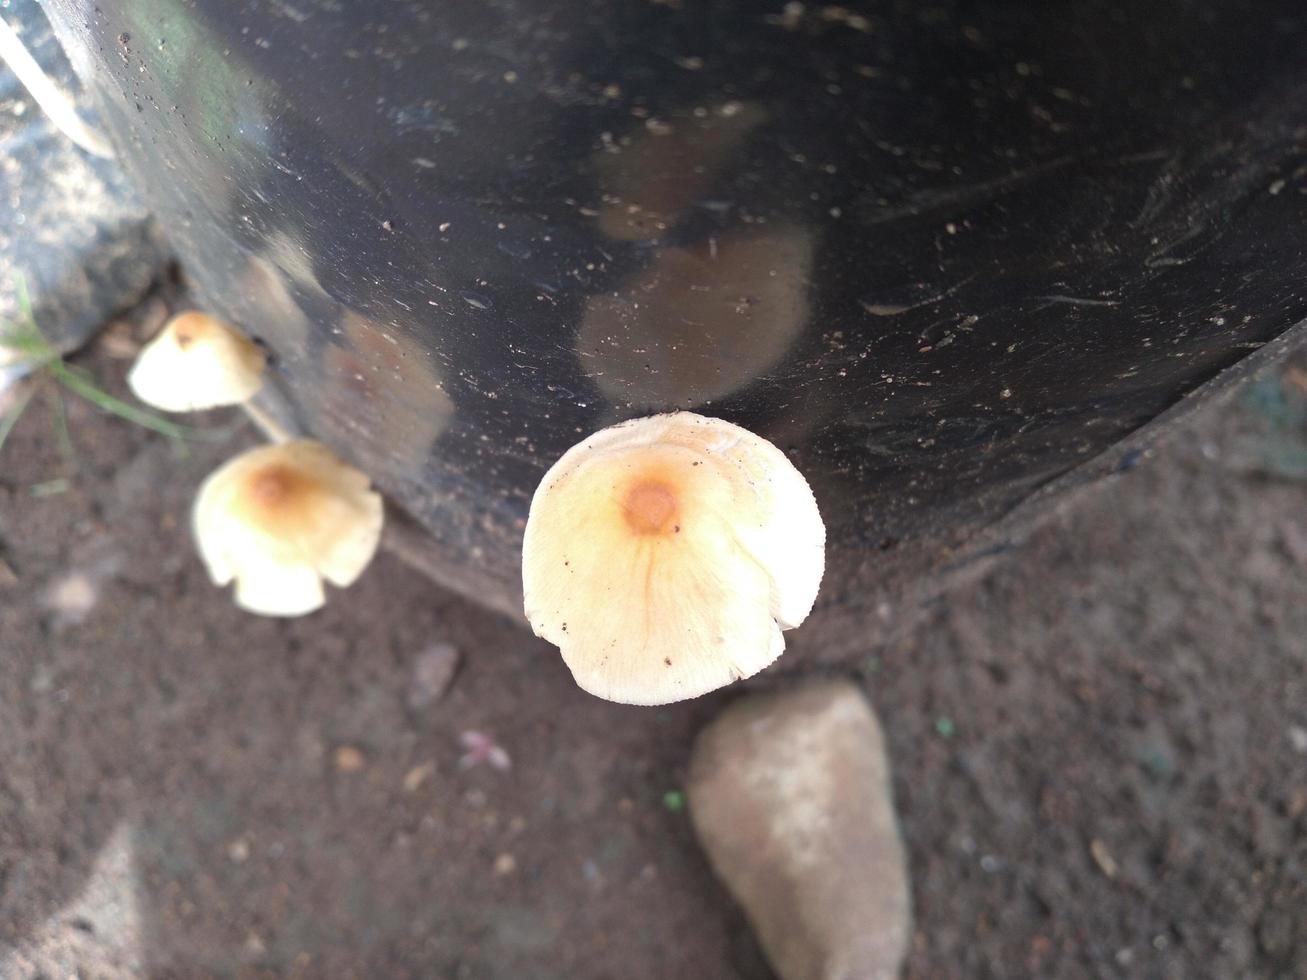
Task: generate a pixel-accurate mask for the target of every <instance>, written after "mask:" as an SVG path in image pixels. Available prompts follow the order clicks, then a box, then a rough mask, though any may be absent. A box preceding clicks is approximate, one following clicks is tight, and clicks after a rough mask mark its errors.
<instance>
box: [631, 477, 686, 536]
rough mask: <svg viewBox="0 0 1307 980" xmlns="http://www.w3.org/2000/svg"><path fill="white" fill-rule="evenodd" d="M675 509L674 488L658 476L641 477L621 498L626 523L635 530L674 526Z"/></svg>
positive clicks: (665, 530) (658, 531) (660, 531)
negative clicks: (643, 478) (656, 477)
mask: <svg viewBox="0 0 1307 980" xmlns="http://www.w3.org/2000/svg"><path fill="white" fill-rule="evenodd" d="M676 512H677V503H676V492H675V490H674V489H673V488H672V487H670V486H668V485H667V484H666V483H664V482H662V481H661V480H652V479H645V480H640V481H639V482H637V483H635V484H633V485H632V486H631V488H630V489H629V490H627V491H626V497H625V499H624V500H623V501H622V513H623V515H624V516H625V517H626V524H627V526H628V527H629V528H630V529H631V530H632V531H634V532H635V533H636V534H666V533H668V532H669V531H671V530H672V529H673V528H674V527H676V525H675V518H676ZM676 530H680V528H679V527H676Z"/></svg>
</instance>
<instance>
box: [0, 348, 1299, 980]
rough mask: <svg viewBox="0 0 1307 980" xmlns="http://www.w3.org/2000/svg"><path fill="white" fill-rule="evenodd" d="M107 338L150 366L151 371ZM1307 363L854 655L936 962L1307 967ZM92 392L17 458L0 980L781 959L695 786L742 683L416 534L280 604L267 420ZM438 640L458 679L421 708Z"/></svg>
mask: <svg viewBox="0 0 1307 980" xmlns="http://www.w3.org/2000/svg"><path fill="white" fill-rule="evenodd" d="M122 340H123V336H122V334H119V336H118V337H117V341H118V343H117V345H116V348H115V344H114V343H111V344H110V345H109V346H110V348H111V349H116V350H117V352H118V353H119V354H123V353H126V352H128V350H124V348H127V349H129V348H130V343H122ZM83 363H84V364H85V365H86V366H87V367H88V368H89V369H90V370H92V371H93V372H94V373H95V374H96V376H97V377H99V378H100V379H101V381H102V382H103V383H104V384H105V385H106V387H108V388H109V389H110V390H113V391H121V385H122V375H123V373H124V371H125V367H126V363H127V362H126V361H125V360H124V359H122V358H121V357H118V358H115V357H113V356H112V355H111V353H110V351H106V350H105V347H104V345H101V347H100V349H98V350H97V351H96V352H94V353H93V354H92V355H91V356H89V357H88V358H85V359H83ZM1304 379H1307V371H1304V369H1303V367H1302V366H1301V365H1298V366H1292V365H1291V366H1289V367H1286V368H1284V369H1282V370H1281V371H1280V372H1279V373H1277V374H1276V375H1275V376H1273V377H1269V378H1265V379H1263V380H1261V381H1258V382H1255V383H1254V384H1253V385H1251V386H1249V387H1247V388H1245V389H1244V390H1242V391H1241V392H1239V393H1238V394H1237V395H1236V397H1235V398H1234V399H1233V400H1231V401H1230V402H1228V403H1227V404H1224V405H1221V406H1214V407H1212V408H1210V409H1208V410H1205V411H1204V412H1203V413H1201V414H1200V415H1199V416H1198V417H1197V418H1196V419H1195V420H1194V421H1193V422H1192V423H1190V424H1188V425H1186V426H1185V427H1184V428H1183V429H1181V430H1180V431H1179V432H1178V433H1177V434H1176V435H1175V436H1174V437H1173V438H1172V439H1170V440H1169V441H1168V443H1167V444H1166V445H1165V446H1164V447H1162V448H1160V449H1158V450H1156V451H1153V452H1151V453H1150V454H1148V455H1147V456H1144V457H1143V458H1141V459H1140V460H1139V461H1138V465H1136V466H1135V467H1134V468H1132V469H1130V470H1129V471H1128V472H1124V473H1122V474H1121V475H1120V476H1118V477H1116V478H1114V479H1113V480H1112V481H1111V482H1110V483H1109V484H1107V485H1104V486H1101V487H1099V488H1097V489H1096V490H1094V491H1093V492H1091V493H1089V494H1086V495H1083V496H1081V497H1079V498H1077V499H1076V500H1074V501H1069V502H1068V503H1067V504H1066V505H1065V506H1064V507H1063V508H1062V509H1061V511H1060V512H1059V513H1058V514H1057V515H1056V516H1055V518H1054V519H1053V520H1052V521H1051V522H1050V523H1049V524H1048V525H1047V526H1046V527H1045V528H1043V529H1042V530H1041V531H1040V532H1038V533H1037V534H1035V535H1034V537H1033V538H1032V539H1031V541H1030V543H1029V544H1028V545H1027V546H1026V547H1025V548H1024V549H1023V550H1022V551H1019V552H1017V553H1016V554H1014V555H1011V556H1009V557H1008V558H1007V560H1005V562H1004V563H1003V564H1001V565H999V566H998V568H997V569H996V570H995V571H994V572H993V573H992V574H991V575H990V576H989V577H987V578H986V579H985V580H984V581H982V582H980V583H978V584H975V585H972V586H968V587H967V588H965V589H963V590H961V591H958V592H954V593H953V594H951V595H949V596H947V597H946V598H945V599H943V600H941V601H939V602H938V603H937V605H936V607H935V608H934V609H933V610H932V612H931V614H930V616H929V617H928V621H927V622H926V623H925V625H924V626H923V628H921V629H920V630H918V631H916V632H915V633H914V634H913V636H912V637H911V639H909V640H908V641H906V642H902V643H899V644H896V645H895V646H894V647H892V648H888V649H870V648H869V649H867V651H866V654H865V657H864V658H862V659H860V660H858V661H857V662H854V663H850V664H848V665H847V669H848V670H849V671H850V672H852V673H854V674H856V676H858V677H859V678H861V680H862V682H863V683H864V685H865V687H866V690H867V691H868V693H869V696H870V697H871V699H872V701H873V702H874V703H875V705H876V707H877V709H878V710H879V712H880V714H881V718H882V721H883V723H884V726H885V729H886V733H887V736H888V739H889V744H890V747H891V751H892V755H893V761H894V765H895V769H896V777H895V790H896V793H897V795H898V801H899V807H900V814H901V818H902V822H903V829H904V834H905V837H906V839H907V842H908V846H909V852H910V860H911V864H912V878H913V882H914V889H915V909H916V916H917V922H916V927H917V931H916V938H915V943H914V950H913V953H912V955H911V959H910V962H909V968H908V973H909V976H910V977H913V978H941V977H969V978H971V977H1001V978H1010V977H1025V976H1030V977H1041V978H1058V977H1067V978H1071V977H1175V978H1200V977H1213V978H1230V977H1273V978H1296V977H1307V915H1305V914H1304V909H1307V463H1303V461H1304V460H1307V383H1304ZM67 409H68V411H67V430H68V437H69V442H70V443H71V452H69V451H67V449H66V447H64V446H62V440H61V438H60V437H59V435H58V427H57V424H56V415H55V412H54V410H53V407H52V404H51V403H50V402H49V401H48V400H47V399H45V398H37V399H36V401H35V402H34V403H33V405H32V407H31V408H30V409H29V411H28V414H27V415H26V416H25V417H24V418H23V420H22V422H21V424H20V425H19V426H18V428H17V429H16V431H15V432H14V434H13V437H12V438H11V440H10V443H9V445H8V446H7V447H6V448H5V449H4V452H3V455H2V456H0V557H3V560H4V565H3V566H0V759H2V760H3V763H2V764H0V976H2V977H4V978H6V980H8V978H9V977H24V978H25V977H36V976H41V975H56V974H59V973H67V972H68V971H71V970H73V969H79V970H80V971H81V972H80V975H82V976H85V977H117V976H149V977H157V978H163V977H190V976H265V975H266V976H305V977H308V976H312V977H347V976H357V977H383V976H384V977H441V978H445V977H450V978H477V980H499V978H503V980H524V978H531V980H555V978H557V980H564V978H566V980H601V978H603V980H609V978H612V980H645V978H664V977H666V978H672V977H675V978H677V980H699V978H703V980H765V978H768V977H769V976H770V973H769V971H768V969H767V967H766V965H765V964H764V963H763V961H762V959H761V957H760V954H759V953H758V951H757V948H756V946H755V945H754V942H753V940H752V938H751V937H750V935H749V933H748V930H747V928H746V927H745V924H744V922H743V919H742V917H741V915H740V913H739V912H738V911H737V910H736V908H735V907H734V906H733V904H732V902H731V900H730V898H729V897H728V896H727V895H726V893H725V892H724V891H723V890H722V888H721V887H720V885H718V884H717V883H716V882H715V881H714V879H713V877H712V875H711V873H710V872H709V870H708V868H707V866H706V864H705V861H704V859H703V857H702V855H701V854H700V853H699V851H698V850H697V848H696V846H695V843H694V841H693V838H692V836H691V833H690V829H689V824H688V820H687V815H686V813H685V812H684V811H683V809H682V807H681V798H680V797H679V796H678V795H677V791H678V790H679V789H680V787H681V782H682V778H683V772H684V767H685V764H686V759H687V755H688V752H689V747H690V741H691V738H692V736H693V734H694V732H695V731H696V730H697V729H698V728H699V727H700V726H701V725H702V724H703V723H704V722H705V721H706V720H707V719H708V718H709V717H711V716H712V715H713V713H714V712H715V711H717V710H718V709H719V708H720V706H721V705H722V704H724V703H726V701H728V700H729V699H730V698H731V697H733V696H734V694H733V693H731V692H728V693H724V694H721V695H718V696H714V697H709V698H704V699H701V700H699V701H696V702H692V703H690V704H686V705H679V706H671V707H668V708H664V709H656V710H647V709H634V708H625V707H619V706H616V705H610V704H606V703H603V702H600V701H598V700H595V699H594V698H591V697H589V696H587V695H585V694H583V693H581V692H580V691H579V690H577V689H576V688H575V687H574V686H573V684H572V683H571V681H570V678H569V676H568V674H567V671H566V669H565V668H564V667H563V665H562V663H561V661H560V659H559V658H558V656H557V655H556V653H554V652H553V650H552V648H550V647H549V646H548V645H546V644H544V643H542V642H540V641H538V640H535V639H533V638H532V637H530V636H529V635H527V634H526V633H524V632H522V631H521V630H520V629H518V628H517V627H516V626H515V625H513V624H512V623H510V622H509V621H507V620H506V619H504V618H502V617H499V616H496V615H494V614H490V613H486V612H484V611H482V610H480V609H478V608H476V607H474V606H471V605H469V604H467V603H465V602H463V601H461V600H458V599H455V598H453V597H452V596H450V595H449V594H447V593H445V592H442V591H440V590H438V589H437V588H435V587H434V586H432V585H430V584H429V583H428V582H427V581H425V580H424V579H422V578H420V577H418V576H415V575H414V574H413V573H412V572H410V571H409V570H408V569H407V568H406V567H405V566H403V565H401V564H400V563H399V562H397V561H396V560H394V559H393V558H390V557H382V558H381V559H380V560H379V561H377V562H376V563H375V565H374V566H373V567H372V568H371V569H370V570H369V572H368V573H367V574H366V575H365V577H364V578H363V580H362V581H361V582H360V583H359V584H358V585H357V586H356V587H355V588H353V589H352V590H350V591H349V592H348V593H346V594H341V595H338V596H336V597H335V600H334V601H333V602H332V603H331V604H330V605H329V607H328V608H327V609H325V610H324V611H322V612H320V613H318V614H315V615H313V616H311V617H308V618H305V619H302V620H296V621H290V622H278V621H269V620H261V619H257V618H253V617H250V616H247V615H244V614H242V613H240V612H239V611H238V610H236V609H235V608H233V607H232V605H231V604H230V602H229V601H228V599H227V597H226V596H225V595H224V594H223V593H221V592H219V591H218V590H216V589H214V588H212V587H211V586H210V585H209V584H208V582H207V581H206V579H205V576H204V572H203V570H202V568H201V567H200V565H199V563H198V560H197V559H196V557H195V555H194V553H193V550H192V548H191V545H190V542H189V539H188V532H187V527H186V524H187V511H188V507H189V503H190V499H191V495H192V493H193V492H194V489H195V487H196V486H197V484H198V483H199V481H200V479H201V478H202V477H203V475H204V474H205V473H206V472H207V471H208V470H210V469H212V468H213V467H214V466H215V465H216V464H217V463H218V462H219V461H220V460H222V459H223V458H225V457H227V456H229V455H231V454H232V453H233V452H235V451H236V450H237V449H238V448H239V447H241V446H243V445H245V444H247V443H251V442H253V441H254V435H253V433H252V432H251V431H250V429H249V428H248V427H246V426H243V425H242V424H241V423H240V422H239V420H237V419H236V418H235V417H233V416H231V415H224V414H221V413H220V414H216V415H213V416H212V417H206V418H204V419H202V420H201V421H200V422H199V424H201V425H203V426H204V427H206V429H209V430H211V431H212V432H214V433H218V434H219V437H218V438H216V439H215V440H214V441H209V442H197V443H193V444H192V445H191V446H190V448H189V452H188V454H187V455H185V456H183V455H180V454H179V453H178V452H177V451H176V450H175V448H174V447H173V446H172V445H170V444H169V443H168V442H167V440H165V439H163V438H162V437H159V436H156V435H153V434H151V433H148V432H145V431H143V430H141V429H138V428H135V427H133V426H130V425H127V424H125V423H122V422H119V421H117V420H114V419H109V418H106V417H104V416H101V415H99V414H98V413H97V412H95V411H94V410H93V409H91V408H89V407H88V406H86V405H85V404H83V403H79V402H76V401H71V402H69V403H68V406H67ZM224 430H227V432H226V435H225V436H222V435H221V433H222V432H223V431H224ZM1300 463H1303V465H1302V466H1301V468H1299V464H1300ZM6 570H8V571H10V572H12V575H8V574H6ZM438 643H447V644H452V645H453V646H454V647H456V648H457V649H458V650H459V651H460V652H461V654H462V665H461V667H460V669H459V671H458V673H457V675H456V676H455V678H454V680H453V683H452V685H451V686H450V688H449V689H448V691H447V693H445V694H444V696H443V697H441V698H439V699H437V700H435V701H434V702H433V703H430V704H426V705H423V704H422V701H423V699H424V697H426V696H428V692H425V691H424V689H423V683H424V682H423V679H422V676H421V671H420V670H419V669H418V668H417V666H416V665H417V664H418V663H419V658H420V657H421V655H422V654H423V653H424V651H426V650H428V649H429V648H430V647H431V646H432V645H433V644H438ZM762 683H763V684H766V683H769V680H768V679H766V678H764V679H763V680H762ZM469 732H474V733H480V734H481V735H484V736H488V737H489V738H490V739H492V740H493V741H494V742H495V743H497V745H498V746H500V747H501V748H502V750H503V752H504V753H506V756H507V759H508V760H509V761H510V763H511V765H510V766H509V767H508V768H497V767H496V766H494V765H493V764H492V763H491V761H490V760H489V759H488V758H482V757H485V756H487V755H488V753H487V752H485V751H482V752H481V753H479V754H477V753H474V754H473V756H474V757H467V756H466V748H465V746H464V744H463V742H462V741H461V740H462V739H465V738H470V737H471V736H468V735H467V733H469ZM478 758H480V759H481V761H477V759H478Z"/></svg>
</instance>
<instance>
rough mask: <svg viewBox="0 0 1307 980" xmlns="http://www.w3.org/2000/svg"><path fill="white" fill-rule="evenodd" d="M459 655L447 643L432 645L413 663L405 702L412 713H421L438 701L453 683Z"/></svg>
mask: <svg viewBox="0 0 1307 980" xmlns="http://www.w3.org/2000/svg"><path fill="white" fill-rule="evenodd" d="M459 659H460V657H459V653H458V650H457V649H455V648H454V647H453V646H451V645H450V644H448V643H433V644H432V645H431V646H429V647H427V648H426V649H425V650H423V651H422V652H421V653H420V654H418V655H417V657H416V658H415V659H414V661H413V673H412V677H411V679H410V680H409V685H408V694H407V697H406V700H407V701H408V706H409V708H411V709H412V710H413V711H421V710H423V709H424V708H428V707H430V706H431V705H433V704H435V703H436V702H437V701H439V700H440V699H441V698H442V697H443V696H444V694H445V691H447V690H448V689H449V685H450V684H451V683H453V681H454V674H455V673H457V671H458V663H459Z"/></svg>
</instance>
